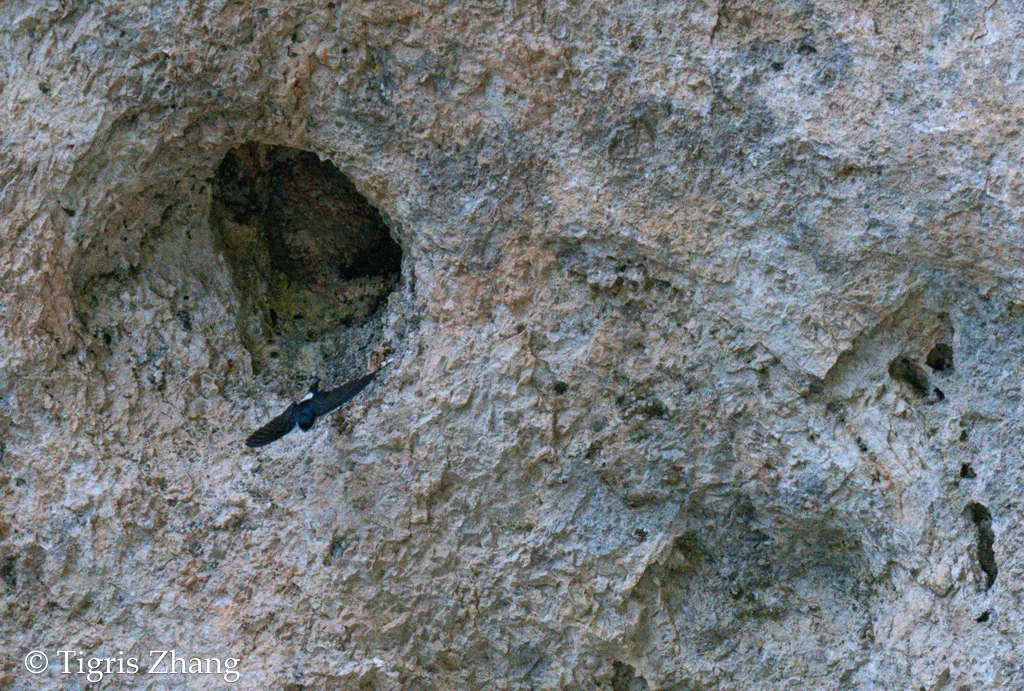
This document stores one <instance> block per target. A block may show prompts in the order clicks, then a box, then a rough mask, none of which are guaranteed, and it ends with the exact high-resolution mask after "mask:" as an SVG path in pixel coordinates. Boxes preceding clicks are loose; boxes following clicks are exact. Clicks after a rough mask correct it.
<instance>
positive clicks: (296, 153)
mask: <svg viewBox="0 0 1024 691" xmlns="http://www.w3.org/2000/svg"><path fill="white" fill-rule="evenodd" d="M210 219H211V226H212V227H213V229H214V232H215V234H216V236H217V238H218V242H219V245H220V248H219V249H220V250H221V252H222V254H223V256H224V258H225V259H226V260H227V262H228V264H229V265H230V267H231V274H232V279H233V281H234V284H235V288H236V291H237V294H238V298H239V302H240V303H241V304H240V307H241V310H240V314H239V317H238V327H239V332H240V336H241V339H242V343H243V344H244V345H245V347H246V348H247V349H248V350H249V352H250V354H251V356H252V364H253V371H254V373H256V374H260V375H263V376H265V377H269V378H270V379H272V380H276V381H279V382H281V383H283V384H284V383H286V385H287V386H288V387H294V386H297V385H299V383H300V382H302V383H303V384H305V383H308V381H309V379H310V378H311V376H312V375H313V374H320V375H323V376H325V377H326V378H327V379H329V380H336V379H337V378H338V374H339V370H341V371H343V372H344V373H345V375H346V376H351V375H354V374H357V373H359V372H360V371H362V370H363V369H365V367H366V358H367V355H368V353H369V352H370V351H371V350H372V348H373V347H374V346H375V345H378V344H379V342H380V335H381V331H382V325H381V324H382V322H381V319H380V312H381V308H382V307H383V306H384V305H385V304H386V303H387V298H388V296H389V295H390V294H391V293H392V292H393V291H394V290H395V288H396V287H397V286H398V284H399V282H400V280H401V262H402V250H401V247H400V246H399V245H398V243H396V242H395V240H394V239H392V236H391V232H390V229H389V228H388V226H387V224H386V222H385V220H384V218H383V216H382V215H381V214H380V212H379V211H378V210H377V209H376V208H374V207H373V206H372V205H371V204H370V202H369V201H368V200H367V199H366V198H365V197H363V196H362V195H361V194H360V193H359V192H358V190H356V188H355V185H354V184H353V183H352V181H351V180H349V179H348V177H346V176H345V174H344V173H342V172H341V171H340V170H338V169H337V168H335V167H334V165H333V164H331V163H330V162H329V161H321V160H320V159H319V157H317V156H316V154H314V153H312V152H309V151H301V150H298V149H291V148H286V147H277V146H267V145H262V144H257V143H248V144H245V145H243V146H240V147H238V148H236V149H233V150H231V151H230V152H228V154H227V155H226V156H225V157H224V160H223V161H222V162H221V164H220V166H219V168H218V169H217V173H216V176H215V182H214V190H213V204H212V206H211V213H210Z"/></svg>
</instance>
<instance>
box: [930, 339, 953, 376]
mask: <svg viewBox="0 0 1024 691" xmlns="http://www.w3.org/2000/svg"><path fill="white" fill-rule="evenodd" d="M925 364H926V365H928V366H929V367H931V368H932V369H933V370H935V371H936V372H946V371H949V370H952V369H953V348H952V347H951V346H949V345H948V344H946V343H939V344H937V345H936V346H935V347H933V348H932V349H931V350H930V351H928V356H927V357H926V358H925Z"/></svg>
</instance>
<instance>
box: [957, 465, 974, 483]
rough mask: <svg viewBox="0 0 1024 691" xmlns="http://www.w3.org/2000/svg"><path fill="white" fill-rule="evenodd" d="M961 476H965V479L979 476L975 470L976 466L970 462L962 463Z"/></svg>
mask: <svg viewBox="0 0 1024 691" xmlns="http://www.w3.org/2000/svg"><path fill="white" fill-rule="evenodd" d="M960 477H962V478H964V479H965V480H973V479H974V478H975V477H977V474H976V473H975V472H974V466H972V465H971V464H970V463H961V464H960Z"/></svg>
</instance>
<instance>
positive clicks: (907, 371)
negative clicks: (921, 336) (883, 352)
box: [889, 355, 928, 398]
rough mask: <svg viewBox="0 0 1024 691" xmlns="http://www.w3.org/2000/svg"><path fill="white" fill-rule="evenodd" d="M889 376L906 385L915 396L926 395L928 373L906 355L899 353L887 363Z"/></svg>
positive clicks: (924, 396) (923, 396)
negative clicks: (899, 354)
mask: <svg viewBox="0 0 1024 691" xmlns="http://www.w3.org/2000/svg"><path fill="white" fill-rule="evenodd" d="M889 376H890V377H892V378H893V379H895V380H896V381H898V382H900V383H901V384H904V385H906V386H907V387H908V388H909V389H910V390H911V391H913V392H914V394H915V395H916V396H918V397H920V398H926V397H927V396H928V375H927V374H926V373H925V371H924V369H923V368H922V367H921V366H920V365H918V364H917V363H916V362H914V361H913V360H911V359H910V358H909V357H907V356H906V355H901V356H899V357H898V358H896V359H895V360H893V361H892V362H891V363H889Z"/></svg>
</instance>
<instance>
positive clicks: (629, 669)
mask: <svg viewBox="0 0 1024 691" xmlns="http://www.w3.org/2000/svg"><path fill="white" fill-rule="evenodd" d="M612 670H613V676H612V690H613V691H647V689H648V688H650V687H649V686H648V684H647V680H646V679H644V678H643V677H642V676H640V675H639V674H637V672H636V669H634V668H633V665H630V664H627V663H625V662H618V661H616V662H613V663H612Z"/></svg>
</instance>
